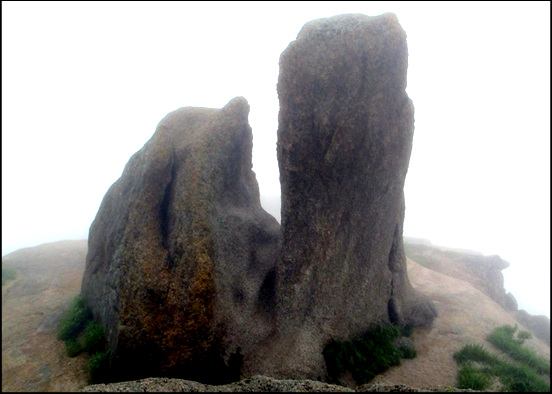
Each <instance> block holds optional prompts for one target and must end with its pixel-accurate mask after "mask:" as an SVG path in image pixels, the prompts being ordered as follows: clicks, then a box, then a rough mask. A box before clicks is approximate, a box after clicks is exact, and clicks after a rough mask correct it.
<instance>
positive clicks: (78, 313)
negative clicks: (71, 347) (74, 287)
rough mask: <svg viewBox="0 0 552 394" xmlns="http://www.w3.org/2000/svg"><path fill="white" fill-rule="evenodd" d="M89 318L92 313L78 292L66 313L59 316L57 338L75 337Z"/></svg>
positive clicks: (65, 339)
mask: <svg viewBox="0 0 552 394" xmlns="http://www.w3.org/2000/svg"><path fill="white" fill-rule="evenodd" d="M91 318H92V314H91V313H90V311H89V309H88V308H87V307H86V305H85V304H84V299H83V298H82V296H81V295H80V294H79V295H77V296H76V297H75V299H74V300H73V302H72V303H71V306H70V307H69V310H68V311H67V313H66V314H65V315H64V316H63V317H62V318H61V321H60V327H59V333H58V338H59V339H61V340H62V341H68V340H70V339H76V338H77V336H78V335H79V333H80V332H81V331H82V330H83V329H84V327H86V325H87V324H88V322H89V320H90V319H91Z"/></svg>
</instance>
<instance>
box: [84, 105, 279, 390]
mask: <svg viewBox="0 0 552 394" xmlns="http://www.w3.org/2000/svg"><path fill="white" fill-rule="evenodd" d="M248 113H249V105H248V104H247V101H246V100H245V99H244V98H241V97H238V98H235V99H233V100H232V101H230V102H229V103H228V104H227V105H226V106H225V107H224V108H223V109H209V108H189V107H187V108H180V109H178V110H176V111H174V112H171V113H169V114H168V115H167V116H166V117H165V118H164V119H163V120H162V121H161V122H160V123H159V125H158V126H157V130H156V132H155V134H154V135H153V137H152V138H151V139H150V140H149V141H148V142H147V143H146V144H145V145H144V147H143V148H142V149H141V150H140V151H138V152H137V153H135V154H134V155H133V156H132V158H131V159H130V161H129V162H128V164H127V165H126V167H125V170H124V172H123V174H122V176H121V178H120V179H119V180H118V181H117V182H115V183H114V184H113V185H112V186H111V188H110V189H109V191H108V192H107V194H106V195H105V197H104V200H103V202H102V204H101V206H100V209H99V212H98V214H97V216H96V219H95V220H94V222H93V223H92V226H91V228H90V235H89V243H88V250H89V252H88V256H87V260H86V271H85V274H84V278H83V283H82V294H83V295H84V297H85V298H86V300H87V301H88V303H89V304H90V307H91V309H92V310H93V312H94V315H95V316H96V318H98V319H99V320H100V321H101V322H102V323H103V326H104V328H105V330H106V333H107V339H108V345H109V349H110V350H111V352H112V363H113V368H114V371H116V372H115V373H117V374H118V375H119V376H120V377H128V378H135V377H144V376H155V375H159V374H163V375H165V376H167V375H169V376H170V375H173V374H174V375H178V376H180V377H186V376H193V378H194V379H195V380H199V381H203V380H210V377H209V376H206V375H207V373H209V374H210V375H211V376H217V377H220V379H219V380H220V382H224V381H231V380H235V379H236V378H239V365H240V357H242V354H243V353H244V352H245V353H246V352H248V351H250V348H251V347H253V346H254V345H255V342H256V341H258V340H261V339H263V338H265V337H266V336H267V335H268V333H269V332H270V330H271V327H273V324H272V323H271V319H273V316H272V315H271V311H272V304H271V303H272V302H273V295H274V267H275V264H276V259H277V257H278V250H279V242H280V229H279V224H278V223H277V221H276V220H275V219H274V218H273V217H272V216H270V215H269V214H267V213H266V212H265V211H264V210H263V209H262V208H261V205H260V199H259V190H258V184H257V181H256V178H255V174H254V172H253V171H252V169H251V167H252V164H251V152H252V133H251V128H250V127H249V125H248V121H247V117H248ZM238 348H240V349H238ZM207 366H208V368H206V367H207ZM228 366H229V368H228ZM207 371H209V372H207ZM210 381H211V382H212V380H210ZM220 382H217V383H220Z"/></svg>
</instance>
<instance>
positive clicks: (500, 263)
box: [405, 238, 550, 346]
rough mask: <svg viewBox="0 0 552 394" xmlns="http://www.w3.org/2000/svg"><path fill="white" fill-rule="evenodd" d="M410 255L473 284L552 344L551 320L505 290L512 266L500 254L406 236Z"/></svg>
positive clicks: (539, 336)
mask: <svg viewBox="0 0 552 394" xmlns="http://www.w3.org/2000/svg"><path fill="white" fill-rule="evenodd" d="M405 251H406V255H407V257H409V258H411V259H413V260H415V261H416V262H418V263H420V264H421V265H423V266H424V267H426V268H429V269H432V270H435V271H437V272H440V273H443V274H445V275H448V276H451V277H453V278H458V279H462V280H465V281H467V282H469V283H471V284H472V285H473V286H474V287H475V288H476V289H478V290H480V291H481V292H483V293H485V294H486V295H488V296H489V297H490V298H491V299H493V300H494V301H495V302H497V303H498V304H499V305H500V306H502V307H503V308H504V309H506V310H507V311H512V312H513V313H514V316H515V318H516V320H517V321H518V322H519V323H521V324H523V325H524V326H526V327H527V328H528V329H529V331H531V332H532V333H533V335H535V336H536V337H537V338H539V339H540V340H542V341H543V342H545V343H546V344H548V345H549V346H550V319H549V318H548V317H547V316H544V315H531V314H529V313H527V312H526V311H525V310H518V304H517V301H516V298H515V297H514V295H513V294H512V293H509V292H508V293H507V292H506V290H505V289H504V276H503V275H502V270H503V269H506V268H508V267H509V266H510V263H508V262H507V261H505V260H502V259H501V258H500V256H497V255H492V256H485V255H483V254H482V253H480V252H474V251H469V250H462V249H453V248H446V247H442V246H435V245H432V244H431V242H429V241H422V242H420V240H417V239H407V238H405Z"/></svg>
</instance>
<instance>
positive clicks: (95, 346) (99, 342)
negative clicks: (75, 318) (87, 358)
mask: <svg viewBox="0 0 552 394" xmlns="http://www.w3.org/2000/svg"><path fill="white" fill-rule="evenodd" d="M83 342H84V345H83V347H84V350H85V351H86V352H87V353H90V354H93V353H97V352H99V351H101V350H103V349H105V334H104V330H103V328H102V326H101V325H100V323H98V322H97V321H95V320H92V321H90V322H89V323H88V325H87V326H86V328H85V330H84V341H83Z"/></svg>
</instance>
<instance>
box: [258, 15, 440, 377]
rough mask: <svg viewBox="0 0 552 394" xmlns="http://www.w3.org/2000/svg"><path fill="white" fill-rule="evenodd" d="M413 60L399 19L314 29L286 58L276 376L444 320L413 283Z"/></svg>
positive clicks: (318, 368)
mask: <svg viewBox="0 0 552 394" xmlns="http://www.w3.org/2000/svg"><path fill="white" fill-rule="evenodd" d="M407 60H408V53H407V45H406V35H405V32H404V31H403V29H402V28H401V26H400V24H399V22H398V20H397V17H396V16H395V15H394V14H384V15H381V16H377V17H368V16H365V15H361V14H349V15H339V16H335V17H332V18H325V19H318V20H315V21H312V22H309V23H307V24H306V25H305V26H304V27H303V29H302V30H301V32H300V33H299V35H298V36H297V39H296V40H295V41H293V42H292V43H291V44H290V45H289V46H288V48H287V49H286V50H285V51H284V52H283V53H282V55H281V56H280V75H279V79H278V96H279V100H280V113H279V128H278V146H277V152H278V162H279V167H280V182H281V187H282V220H281V223H282V231H283V252H282V260H281V261H280V263H279V268H278V285H277V290H278V291H277V297H278V306H279V309H278V325H279V326H278V328H279V330H280V335H281V338H282V339H281V340H276V341H275V345H274V346H273V347H272V348H271V349H270V351H267V353H266V354H265V356H266V357H265V358H266V359H268V360H269V361H268V362H267V363H269V364H270V365H269V366H265V365H263V368H267V369H268V370H270V373H271V374H272V375H274V376H285V377H294V378H299V377H308V378H315V379H316V378H318V379H319V378H321V377H322V378H323V377H324V361H323V358H322V355H321V351H322V349H323V347H324V344H325V343H326V342H327V341H328V340H329V339H330V338H338V339H348V338H351V337H353V336H356V335H360V334H362V333H363V332H364V331H366V330H367V329H368V328H371V327H373V326H374V325H376V324H380V323H397V324H400V325H408V324H410V325H422V324H428V323H430V322H431V321H432V319H433V318H434V316H435V314H436V313H435V310H434V308H433V307H432V305H431V304H430V302H429V301H428V300H427V299H426V298H424V297H423V296H422V295H421V294H418V293H417V292H415V291H414V289H413V288H412V286H411V285H410V283H409V281H408V277H407V273H406V260H405V256H404V250H403V244H402V226H403V220H404V209H405V205H404V204H405V203H404V194H403V186H404V181H405V176H406V173H407V169H408V163H409V159H410V152H411V149H412V138H413V132H414V107H413V105H412V101H411V100H410V99H409V97H408V95H407V94H406V92H405V88H406V73H407V63H408V62H407ZM279 349H281V350H279ZM259 363H260V364H262V363H263V362H262V360H259Z"/></svg>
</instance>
